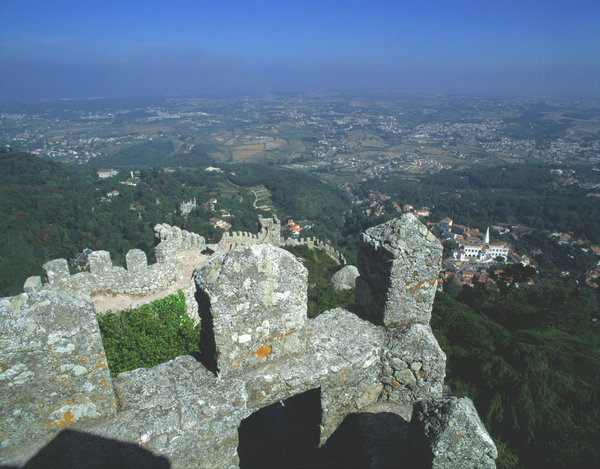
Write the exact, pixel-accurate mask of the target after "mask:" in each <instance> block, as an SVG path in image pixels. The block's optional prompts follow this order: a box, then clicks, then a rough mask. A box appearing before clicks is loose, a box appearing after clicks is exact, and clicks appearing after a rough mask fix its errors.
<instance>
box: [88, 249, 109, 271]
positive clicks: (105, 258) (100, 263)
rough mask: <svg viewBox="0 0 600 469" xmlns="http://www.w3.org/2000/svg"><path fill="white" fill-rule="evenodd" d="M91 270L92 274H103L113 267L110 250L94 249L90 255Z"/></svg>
mask: <svg viewBox="0 0 600 469" xmlns="http://www.w3.org/2000/svg"><path fill="white" fill-rule="evenodd" d="M88 263H89V265H90V272H91V273H92V274H101V273H103V272H106V271H107V270H109V269H111V268H112V266H113V265H112V261H111V260H110V253H109V252H108V251H94V252H92V253H91V254H90V255H89V256H88Z"/></svg>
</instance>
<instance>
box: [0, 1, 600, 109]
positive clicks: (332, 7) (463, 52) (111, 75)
mask: <svg viewBox="0 0 600 469" xmlns="http://www.w3.org/2000/svg"><path fill="white" fill-rule="evenodd" d="M599 18H600V3H598V2H597V1H595V2H593V1H579V2H567V1H562V0H560V1H538V0H535V1H526V2H515V1H513V0H508V1H506V2H501V3H498V4H496V3H493V4H492V3H490V4H486V2H481V1H480V2H475V1H455V2H444V1H437V0H434V1H429V2H419V1H410V2H388V1H380V2H366V1H360V2H358V1H345V2H340V1H329V2H314V1H311V0H309V1H303V2H282V1H279V2H275V1H255V2H220V3H219V4H211V5H208V4H207V3H205V2H192V1H181V0H178V1H173V2H169V3H168V4H167V3H163V2H155V1H146V2H137V1H131V2H113V1H104V2H96V1H91V2H74V1H56V2H51V3H50V2H48V3H46V2H39V1H37V2H36V1H28V0H24V1H19V2H16V1H14V2H13V1H8V0H0V39H1V41H0V43H1V46H0V97H2V98H87V97H93V96H102V97H116V96H119V97H127V96H159V95H160V96H164V95H206V94H208V95H210V94H258V95H266V96H268V95H269V94H271V93H279V92H303V91H318V92H347V91H352V92H361V91H362V92H371V91H393V92H407V93H446V94H471V95H472V94H485V95H500V96H503V95H511V96H515V95H517V96H527V95H530V96H551V97H555V96H556V97H585V96H598V95H600V19H599Z"/></svg>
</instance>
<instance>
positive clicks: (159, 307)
mask: <svg viewBox="0 0 600 469" xmlns="http://www.w3.org/2000/svg"><path fill="white" fill-rule="evenodd" d="M98 324H99V326H100V333H101V335H102V343H103V345H104V350H105V352H106V359H107V361H108V367H109V369H110V374H111V376H116V375H117V374H119V373H121V372H123V371H129V370H135V369H136V368H142V367H144V368H150V367H153V366H156V365H159V364H160V363H164V362H167V361H169V360H171V359H173V358H175V357H178V356H180V355H185V354H188V353H194V352H196V353H197V352H198V351H199V348H198V345H199V344H200V324H198V325H197V326H195V327H194V325H193V324H192V321H191V320H190V318H189V317H188V316H187V313H186V307H185V297H184V295H183V292H182V291H181V290H180V291H179V292H177V293H176V294H174V295H170V296H167V297H166V298H163V299H160V300H156V301H154V302H152V303H150V304H147V305H143V306H140V307H139V308H136V309H130V310H126V311H123V312H121V313H119V314H115V313H113V312H110V311H109V312H107V313H105V314H100V315H98Z"/></svg>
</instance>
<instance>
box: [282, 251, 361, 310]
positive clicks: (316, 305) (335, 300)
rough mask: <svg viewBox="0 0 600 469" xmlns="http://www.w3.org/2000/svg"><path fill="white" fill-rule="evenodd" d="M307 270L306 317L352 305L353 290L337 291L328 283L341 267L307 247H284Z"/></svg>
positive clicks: (326, 256) (323, 254) (324, 255)
mask: <svg viewBox="0 0 600 469" xmlns="http://www.w3.org/2000/svg"><path fill="white" fill-rule="evenodd" d="M284 249H286V250H288V251H289V252H291V253H292V254H293V255H295V256H296V257H298V258H299V259H300V261H301V262H302V263H303V264H304V266H305V267H306V268H307V269H308V311H307V313H308V317H309V318H314V317H317V316H318V315H319V314H321V313H322V312H323V311H327V310H330V309H333V308H338V307H341V308H347V307H348V306H349V305H351V304H352V303H354V288H353V289H351V290H341V291H337V290H336V289H335V288H333V284H332V283H331V282H330V280H331V277H332V275H333V274H334V273H336V272H337V271H338V270H339V269H340V268H341V266H340V265H339V264H338V263H337V262H336V261H334V260H333V259H332V258H331V257H329V256H328V255H327V254H325V253H324V252H322V251H319V250H318V249H310V248H309V247H307V246H286V247H285V248H284Z"/></svg>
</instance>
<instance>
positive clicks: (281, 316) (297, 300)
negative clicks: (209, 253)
mask: <svg viewBox="0 0 600 469" xmlns="http://www.w3.org/2000/svg"><path fill="white" fill-rule="evenodd" d="M194 279H195V280H196V284H197V285H198V289H199V290H200V291H201V295H203V299H201V301H200V305H199V307H200V317H201V319H202V329H203V331H204V330H205V329H210V328H212V333H213V334H214V335H213V336H212V338H211V337H206V336H205V337H204V338H203V345H206V346H207V347H208V349H206V348H204V353H203V354H204V355H205V356H208V355H210V354H214V355H215V357H214V358H215V359H216V368H218V370H220V372H221V374H223V375H226V374H230V373H239V371H240V370H241V369H243V368H245V367H248V366H253V365H256V364H259V363H264V361H266V360H269V359H271V358H273V357H276V356H278V355H280V354H281V353H284V354H285V353H287V351H288V349H289V348H291V347H289V344H290V343H291V342H293V345H294V347H293V348H294V349H296V350H300V349H302V344H301V343H300V342H299V340H300V338H299V337H298V336H297V335H295V333H296V330H297V329H298V328H300V327H301V326H302V325H303V324H304V323H305V322H306V320H307V317H306V301H307V295H306V289H307V271H306V268H305V267H304V266H303V265H302V264H301V263H300V262H299V261H298V260H297V259H296V258H295V257H294V256H292V255H291V254H290V253H289V252H287V251H284V250H283V249H279V248H275V247H273V246H270V245H266V244H265V245H255V246H250V247H247V248H244V249H241V250H236V251H231V252H229V253H228V254H226V255H225V256H224V257H219V258H216V259H213V260H212V261H211V262H209V263H208V264H207V265H206V266H204V267H202V268H200V269H199V270H197V271H196V273H195V274H194ZM212 341H214V346H213V345H212V343H211V342H212ZM213 347H214V351H211V350H210V349H211V348H213Z"/></svg>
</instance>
